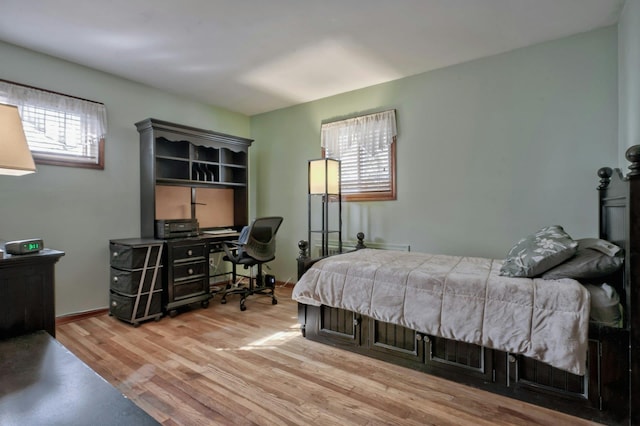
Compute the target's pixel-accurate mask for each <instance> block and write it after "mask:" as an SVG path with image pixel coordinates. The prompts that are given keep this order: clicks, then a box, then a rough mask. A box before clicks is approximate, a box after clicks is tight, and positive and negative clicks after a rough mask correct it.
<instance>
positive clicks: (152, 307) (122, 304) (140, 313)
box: [109, 291, 162, 321]
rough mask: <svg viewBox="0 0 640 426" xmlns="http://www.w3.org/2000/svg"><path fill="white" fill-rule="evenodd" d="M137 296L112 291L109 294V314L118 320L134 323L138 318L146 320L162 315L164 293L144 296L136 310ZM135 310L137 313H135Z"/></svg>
mask: <svg viewBox="0 0 640 426" xmlns="http://www.w3.org/2000/svg"><path fill="white" fill-rule="evenodd" d="M149 297H151V302H150V304H149V311H147V303H148V301H149ZM136 299H137V297H135V296H125V295H122V294H118V293H115V292H113V291H111V292H110V293H109V313H110V314H111V315H113V316H115V317H116V318H120V319H123V320H126V321H133V320H135V319H138V318H145V317H147V316H150V315H158V314H161V313H162V293H161V292H156V293H149V294H143V295H142V296H140V299H139V300H138V306H137V308H136V306H135V305H136ZM134 309H135V311H134Z"/></svg>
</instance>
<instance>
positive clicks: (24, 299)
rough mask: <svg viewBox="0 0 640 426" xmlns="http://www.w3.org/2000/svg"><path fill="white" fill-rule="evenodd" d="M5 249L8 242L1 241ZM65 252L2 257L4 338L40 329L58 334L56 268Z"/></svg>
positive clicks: (1, 334)
mask: <svg viewBox="0 0 640 426" xmlns="http://www.w3.org/2000/svg"><path fill="white" fill-rule="evenodd" d="M0 249H3V250H4V242H0ZM62 256H64V252H62V251H58V250H52V249H48V248H45V249H42V250H40V251H39V252H37V253H31V254H23V255H10V254H8V253H4V256H3V257H2V259H0V340H1V339H6V338H8V337H13V336H20V335H22V334H26V333H31V332H34V331H37V330H45V331H46V332H47V333H49V334H50V335H51V336H53V337H55V335H56V312H55V271H54V267H55V264H56V262H58V260H59V259H60V258H61V257H62Z"/></svg>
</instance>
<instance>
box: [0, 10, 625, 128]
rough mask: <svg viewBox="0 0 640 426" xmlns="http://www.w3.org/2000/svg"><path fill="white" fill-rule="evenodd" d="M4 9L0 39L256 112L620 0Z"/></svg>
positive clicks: (556, 25)
mask: <svg viewBox="0 0 640 426" xmlns="http://www.w3.org/2000/svg"><path fill="white" fill-rule="evenodd" d="M0 3H1V5H0V40H2V41H5V42H8V43H11V44H15V45H18V46H22V47H26V48H28V49H32V50H35V51H38V52H43V53H46V54H49V55H53V56H57V57H60V58H63V59H66V60H69V61H71V62H75V63H78V64H82V65H86V66H88V67H92V68H96V69H99V70H102V71H105V72H108V73H111V74H115V75H118V76H121V77H124V78H127V79H130V80H134V81H138V82H141V83H145V84H148V85H150V86H153V87H157V88H160V89H163V90H167V91H169V92H173V93H176V94H181V95H184V96H187V97H189V98H191V99H194V100H198V101H202V102H206V103H209V104H213V105H217V106H221V107H224V108H228V109H230V110H232V111H237V112H241V113H244V114H247V115H253V114H257V113H262V112H267V111H271V110H275V109H279V108H283V107H287V106H290V105H295V104H299V103H303V102H307V101H312V100H316V99H320V98H323V97H327V96H331V95H334V94H338V93H342V92H347V91H350V90H355V89H359V88H362V87H367V86H371V85H374V84H378V83H382V82H386V81H390V80H395V79H398V78H402V77H406V76H409V75H414V74H419V73H422V72H425V71H428V70H432V69H436V68H441V67H445V66H448V65H452V64H456V63H461V62H465V61H469V60H472V59H476V58H480V57H484V56H489V55H494V54H497V53H501V52H506V51H509V50H512V49H516V48H519V47H523V46H527V45H531V44H535V43H539V42H543V41H547V40H552V39H556V38H560V37H564V36H568V35H571V34H576V33H580V32H585V31H589V30H592V29H595V28H598V27H602V26H606V25H611V24H615V23H616V22H617V20H618V17H619V14H620V10H621V8H622V6H623V5H624V0H395V1H391V0H182V1H180V0H101V1H87V0H56V1H52V0H27V1H25V0H1V1H0ZM0 60H1V59H0Z"/></svg>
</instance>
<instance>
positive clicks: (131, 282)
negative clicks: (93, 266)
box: [110, 268, 162, 295]
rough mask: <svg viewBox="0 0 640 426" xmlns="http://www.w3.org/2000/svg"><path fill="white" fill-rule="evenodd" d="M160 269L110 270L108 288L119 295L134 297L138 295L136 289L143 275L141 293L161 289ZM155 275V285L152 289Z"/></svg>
mask: <svg viewBox="0 0 640 426" xmlns="http://www.w3.org/2000/svg"><path fill="white" fill-rule="evenodd" d="M161 272H162V268H158V270H157V272H156V271H154V269H151V268H149V269H146V270H145V269H135V270H132V271H129V270H122V269H116V268H111V274H110V275H111V280H110V288H111V290H113V291H116V292H118V293H120V294H127V295H135V294H138V287H139V286H140V284H141V281H142V275H143V274H144V283H142V292H143V293H148V292H149V291H151V290H161V289H162V273H161ZM154 273H155V285H153V288H151V287H152V283H153V279H154Z"/></svg>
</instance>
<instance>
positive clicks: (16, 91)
mask: <svg viewBox="0 0 640 426" xmlns="http://www.w3.org/2000/svg"><path fill="white" fill-rule="evenodd" d="M0 102H3V103H7V104H10V105H16V106H17V107H18V108H19V109H20V110H22V106H24V105H30V106H37V107H40V108H44V109H50V110H55V111H64V112H66V113H70V114H77V115H79V116H80V117H81V120H80V122H81V123H82V129H81V132H82V135H83V137H84V138H86V140H85V141H84V142H85V143H87V142H88V143H95V142H96V141H99V140H100V139H102V138H104V137H105V136H106V134H107V110H106V108H105V106H104V104H100V103H97V102H91V101H85V100H83V99H77V98H73V97H70V96H65V95H60V94H57V93H52V92H47V91H44V90H38V89H35V88H32V87H26V86H21V85H19V84H12V83H9V82H6V81H0Z"/></svg>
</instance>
